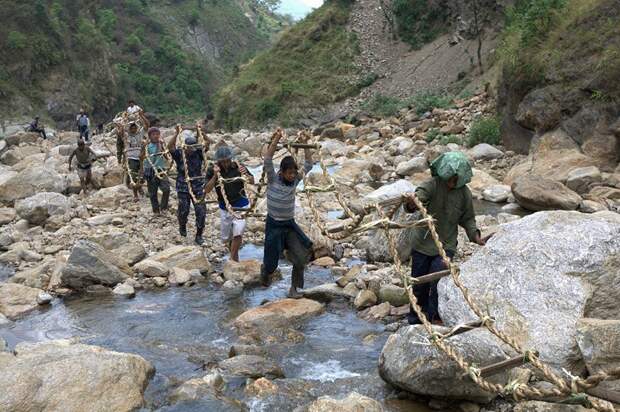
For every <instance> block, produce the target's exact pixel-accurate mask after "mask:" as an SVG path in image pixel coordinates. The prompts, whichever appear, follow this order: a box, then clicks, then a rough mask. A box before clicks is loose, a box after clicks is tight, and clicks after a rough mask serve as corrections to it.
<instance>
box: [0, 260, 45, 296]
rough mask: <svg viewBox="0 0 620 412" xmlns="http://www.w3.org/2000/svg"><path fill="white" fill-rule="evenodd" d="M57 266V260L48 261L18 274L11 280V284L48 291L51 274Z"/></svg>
mask: <svg viewBox="0 0 620 412" xmlns="http://www.w3.org/2000/svg"><path fill="white" fill-rule="evenodd" d="M55 266H56V261H55V259H47V260H45V261H43V263H41V264H40V265H37V266H35V267H33V268H31V269H26V270H22V271H20V272H17V273H16V274H15V275H14V276H12V277H11V278H10V279H9V282H12V283H19V284H21V285H25V286H28V287H31V288H37V289H47V286H48V284H49V282H50V272H51V271H52V270H53V269H54V267H55Z"/></svg>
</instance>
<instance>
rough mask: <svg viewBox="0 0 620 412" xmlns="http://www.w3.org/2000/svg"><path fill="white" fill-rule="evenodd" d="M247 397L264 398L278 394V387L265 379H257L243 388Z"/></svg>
mask: <svg viewBox="0 0 620 412" xmlns="http://www.w3.org/2000/svg"><path fill="white" fill-rule="evenodd" d="M245 393H246V394H247V395H248V396H254V397H258V398H264V397H267V396H271V395H275V394H276V393H278V385H276V384H275V383H273V382H272V381H270V380H269V379H266V378H258V379H257V380H255V381H254V382H252V383H251V384H249V385H248V386H246V387H245Z"/></svg>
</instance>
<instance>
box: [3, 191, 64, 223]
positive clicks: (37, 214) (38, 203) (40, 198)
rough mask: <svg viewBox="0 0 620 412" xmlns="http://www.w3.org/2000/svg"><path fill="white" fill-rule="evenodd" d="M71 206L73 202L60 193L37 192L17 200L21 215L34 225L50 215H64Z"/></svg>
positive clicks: (18, 211)
mask: <svg viewBox="0 0 620 412" xmlns="http://www.w3.org/2000/svg"><path fill="white" fill-rule="evenodd" d="M70 208H71V202H70V201H69V199H68V198H67V197H65V196H63V195H61V194H60V193H49V192H43V193H37V194H36V195H34V196H30V197H28V198H26V199H22V200H18V201H16V202H15V211H16V212H17V214H18V215H19V217H20V218H22V219H26V220H27V221H28V223H30V224H32V225H42V224H44V223H45V221H46V220H47V218H49V217H50V216H55V215H64V214H66V213H67V212H68V211H69V209H70Z"/></svg>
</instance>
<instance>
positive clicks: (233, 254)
mask: <svg viewBox="0 0 620 412" xmlns="http://www.w3.org/2000/svg"><path fill="white" fill-rule="evenodd" d="M215 161H216V163H215V164H212V165H210V166H209V168H208V169H207V176H206V177H207V186H206V188H205V193H210V192H211V191H212V190H213V189H214V188H215V192H216V194H217V199H218V203H219V206H220V220H221V223H220V226H221V232H222V240H223V241H224V243H225V244H226V245H227V246H228V249H229V250H230V258H231V259H232V260H233V261H235V262H239V249H241V243H242V242H243V232H244V231H245V224H246V223H245V219H244V218H242V217H240V216H237V215H235V214H233V213H231V212H230V211H229V210H228V209H227V206H226V199H224V197H223V194H224V195H225V196H226V198H227V200H228V203H229V204H230V206H231V207H233V208H237V209H241V208H246V207H248V206H249V205H250V201H249V200H248V198H247V196H246V194H245V182H248V183H250V184H254V176H252V174H251V173H250V172H249V171H248V169H247V168H246V167H245V166H244V165H243V164H241V163H239V162H234V161H233V153H232V150H231V149H230V147H227V146H222V147H219V148H218V149H217V151H216V152H215ZM220 176H221V178H222V179H233V181H231V182H224V193H223V194H222V188H221V187H220V185H219V178H220ZM239 178H245V179H246V180H245V181H243V180H240V179H239Z"/></svg>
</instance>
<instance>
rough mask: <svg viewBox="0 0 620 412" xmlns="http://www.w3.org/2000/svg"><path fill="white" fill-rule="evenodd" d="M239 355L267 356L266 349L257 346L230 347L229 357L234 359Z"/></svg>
mask: <svg viewBox="0 0 620 412" xmlns="http://www.w3.org/2000/svg"><path fill="white" fill-rule="evenodd" d="M239 355H255V356H265V349H264V348H263V347H261V346H255V345H241V344H237V345H233V346H231V347H230V350H229V351H228V357H229V358H232V357H235V356H239Z"/></svg>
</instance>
